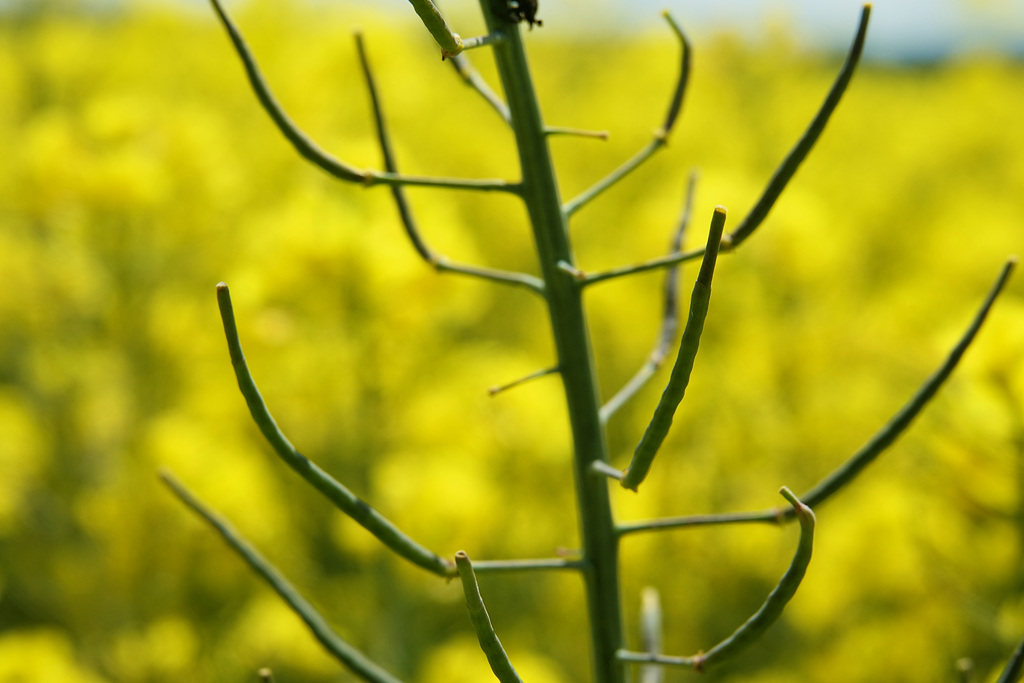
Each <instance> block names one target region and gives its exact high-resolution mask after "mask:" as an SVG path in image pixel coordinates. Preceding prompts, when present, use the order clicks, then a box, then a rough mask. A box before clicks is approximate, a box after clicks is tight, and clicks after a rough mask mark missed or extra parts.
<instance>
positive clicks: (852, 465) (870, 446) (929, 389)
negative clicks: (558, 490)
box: [618, 256, 1017, 534]
mask: <svg viewBox="0 0 1024 683" xmlns="http://www.w3.org/2000/svg"><path fill="white" fill-rule="evenodd" d="M1016 264H1017V257H1015V256H1014V257H1011V258H1009V259H1008V260H1007V261H1006V263H1005V264H1004V265H1003V268H1002V270H1001V271H1000V273H999V277H997V278H996V281H995V282H994V283H993V285H992V287H991V288H990V289H989V291H988V294H987V295H986V297H985V300H984V302H982V304H981V307H980V308H979V309H978V311H977V312H976V313H975V315H974V319H973V320H972V321H971V324H970V325H969V326H968V327H967V329H966V330H965V331H964V333H963V335H962V336H961V337H960V339H959V341H957V343H956V345H955V346H954V347H953V349H952V350H951V351H950V352H949V355H948V356H947V357H946V360H945V362H943V364H942V365H941V366H940V367H939V368H938V369H937V370H936V371H935V372H934V373H932V375H931V376H930V377H929V378H928V379H927V380H925V382H924V383H923V384H922V385H921V386H920V388H918V390H917V391H916V392H915V393H914V395H913V396H912V397H911V398H910V400H909V401H907V403H905V404H904V405H903V407H902V408H901V409H900V410H899V411H898V412H897V413H896V414H895V415H893V417H892V418H890V419H889V421H888V422H887V423H886V424H885V425H884V426H883V427H882V428H881V429H880V430H878V432H876V433H875V435H874V436H872V437H871V439H870V440H869V441H868V442H867V443H866V444H864V445H863V446H862V447H861V448H860V450H858V451H857V452H856V453H854V454H853V455H852V456H850V458H848V459H847V460H846V461H845V462H844V463H843V464H842V465H840V466H839V467H837V468H836V469H835V470H833V471H832V472H831V473H830V474H829V475H828V476H826V477H825V478H824V479H822V480H821V481H820V482H819V483H818V484H816V485H815V486H814V487H812V488H811V489H810V490H809V491H808V492H807V493H805V494H804V495H803V496H801V500H803V501H805V502H806V503H807V504H808V505H813V507H818V506H820V505H821V504H822V503H824V502H825V501H826V500H828V499H829V498H831V497H832V496H833V495H834V494H835V493H836V492H838V491H839V490H840V489H842V488H843V487H844V486H846V485H848V484H849V483H850V482H851V481H853V480H854V478H856V476H857V475H858V474H860V473H861V472H862V471H863V470H864V468H866V467H867V466H868V465H870V464H871V463H872V462H874V461H875V459H876V458H878V456H879V455H881V454H882V453H883V452H884V451H885V450H886V449H888V448H889V447H890V446H891V445H892V444H893V443H894V442H895V441H896V439H897V438H898V437H899V436H900V434H902V433H903V432H904V431H906V430H907V428H908V427H909V426H910V424H911V423H912V422H913V420H914V418H915V417H917V415H918V414H919V413H920V412H921V411H922V410H923V409H924V407H925V406H926V405H927V404H928V402H929V401H930V400H931V399H932V398H933V397H934V396H935V394H936V393H937V392H938V390H939V388H940V387H941V386H942V385H943V384H944V383H945V381H946V380H947V379H949V376H950V375H951V374H952V373H953V370H954V369H955V368H956V366H957V364H958V363H959V362H960V359H961V358H963V355H964V353H965V352H966V351H967V349H968V347H969V346H970V345H971V343H972V342H973V341H974V339H975V337H976V336H977V334H978V331H979V330H980V329H981V326H982V324H983V323H984V322H985V318H986V317H988V313H989V311H990V310H991V309H992V306H993V304H994V303H995V301H996V299H997V298H998V297H999V295H1000V293H1001V292H1002V291H1003V289H1004V287H1005V286H1006V283H1007V282H1008V281H1009V279H1010V276H1011V275H1012V274H1013V270H1014V267H1015V266H1016ZM794 514H795V513H794V512H793V510H792V509H787V510H780V509H771V510H760V511H756V512H739V513H725V514H710V515H690V516H685V517H666V518H662V519H657V520H650V521H644V522H632V523H622V524H619V526H618V530H619V533H620V534H629V533H635V532H639V531H664V530H668V529H678V528H682V527H689V526H708V525H714V524H744V523H751V522H761V523H774V524H778V523H782V522H785V521H789V520H791V519H792V518H793V516H794Z"/></svg>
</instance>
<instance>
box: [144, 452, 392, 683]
mask: <svg viewBox="0 0 1024 683" xmlns="http://www.w3.org/2000/svg"><path fill="white" fill-rule="evenodd" d="M160 478H161V479H162V480H163V482H164V483H165V484H166V485H167V487H168V488H170V489H171V491H172V492H173V493H174V495H175V496H177V497H178V499H179V500H181V502H183V503H184V504H185V505H187V506H188V507H189V508H191V509H192V510H193V511H194V512H196V513H197V514H198V515H199V516H200V517H202V518H203V519H204V520H206V521H207V522H208V523H209V524H210V526H212V527H213V528H214V529H216V530H217V532H218V533H219V534H220V535H221V537H223V538H224V540H225V541H227V543H228V545H230V546H231V548H232V549H233V550H234V551H235V552H236V553H238V554H239V555H241V556H242V559H244V560H245V561H246V563H248V565H249V566H250V567H252V569H253V570H254V571H255V572H256V573H257V574H259V575H260V576H261V577H262V578H263V580H264V581H266V582H267V583H268V584H270V587H271V588H273V589H274V591H275V592H276V593H277V594H278V595H279V596H281V599H283V600H284V601H285V602H286V603H288V606H289V607H291V609H292V611H293V612H295V613H296V614H297V615H298V616H299V618H300V619H302V621H303V622H305V624H306V626H307V627H309V630H310V631H312V633H313V636H314V637H315V638H316V639H317V640H318V641H320V644H321V645H323V646H324V648H325V649H326V650H327V651H328V652H329V653H331V655H333V656H334V658H335V659H337V660H338V661H339V662H341V663H342V664H344V665H345V666H346V667H348V669H349V670H350V671H352V673H354V674H355V675H356V676H358V677H359V678H361V679H362V680H364V681H371V682H372V683H400V679H398V678H395V677H394V676H392V675H391V674H390V673H388V672H387V671H385V670H384V669H382V668H381V667H380V666H379V665H378V664H377V663H375V662H373V661H372V660H370V659H369V658H368V657H367V656H366V655H364V654H363V653H362V652H360V651H359V650H357V649H356V648H354V647H353V646H352V645H350V644H349V643H348V642H346V641H345V640H344V639H342V638H341V636H339V635H338V634H337V633H335V632H334V630H333V629H331V627H330V625H329V624H328V623H327V620H326V619H324V618H323V616H322V615H321V614H320V613H319V612H317V611H316V608H315V607H313V605H312V604H310V602H309V601H308V600H306V599H305V598H304V597H302V595H301V594H300V593H299V592H298V591H297V590H296V589H295V587H294V586H292V584H291V583H289V581H288V579H286V578H285V577H284V575H282V574H281V572H280V571H279V570H278V569H277V568H276V567H274V565H272V564H271V563H270V562H269V561H267V560H266V558H264V557H263V556H262V555H261V554H260V553H259V551H258V550H256V549H255V548H254V547H253V546H252V544H251V543H249V541H247V540H246V539H245V538H244V537H243V536H242V535H241V534H239V533H238V532H237V531H236V530H235V529H234V527H233V526H231V524H230V523H229V522H227V521H226V520H225V519H223V518H222V517H221V516H220V515H218V514H217V513H215V512H213V511H212V510H211V509H209V508H208V507H207V506H206V505H205V504H204V503H203V502H202V501H200V500H199V499H198V498H196V497H195V495H193V494H192V492H191V491H189V490H188V489H187V488H186V487H185V485H184V484H182V483H181V482H179V481H178V480H177V479H176V478H175V477H174V475H172V474H171V473H170V472H169V471H167V470H166V469H163V470H161V471H160ZM264 672H265V673H264ZM260 676H261V677H262V678H263V680H272V676H271V673H270V670H269V669H263V670H261V671H260Z"/></svg>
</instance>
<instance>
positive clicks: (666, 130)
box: [562, 12, 693, 216]
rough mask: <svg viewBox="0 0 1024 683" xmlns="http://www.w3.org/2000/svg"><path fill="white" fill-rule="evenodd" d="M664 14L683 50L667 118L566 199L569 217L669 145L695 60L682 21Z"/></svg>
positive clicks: (565, 208) (563, 208) (565, 209)
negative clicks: (611, 168) (633, 151)
mask: <svg viewBox="0 0 1024 683" xmlns="http://www.w3.org/2000/svg"><path fill="white" fill-rule="evenodd" d="M662 16H664V17H665V21H667V22H668V25H669V27H671V29H672V32H673V33H674V34H675V35H676V38H678V39H679V46H680V49H681V51H682V55H681V58H680V65H679V78H678V79H677V81H676V88H675V91H674V92H673V93H672V99H671V100H670V101H669V105H668V112H667V113H666V114H665V120H664V121H663V122H662V124H661V128H659V129H658V130H657V131H655V133H654V137H653V138H652V139H651V141H650V142H649V143H647V145H646V146H645V147H644V148H643V149H641V150H640V151H639V152H637V153H636V154H635V155H633V156H632V157H631V158H630V159H628V160H627V161H626V162H625V163H623V164H622V165H621V166H619V167H618V168H617V169H615V170H614V171H612V172H611V173H609V174H608V175H607V176H605V177H604V179H602V180H600V181H598V182H597V183H596V184H595V185H594V186H593V187H591V188H590V189H588V190H585V191H584V192H582V193H581V194H580V195H578V196H577V197H575V198H574V199H571V200H569V201H568V202H566V203H565V204H564V205H563V206H562V211H564V212H565V215H566V216H571V215H572V214H574V213H576V212H577V211H579V210H580V209H581V208H583V206H585V205H586V204H587V203H589V202H590V201H591V200H593V199H595V198H596V197H597V196H598V195H600V194H601V193H602V192H604V191H605V190H607V189H608V188H610V187H611V186H612V185H614V184H615V183H617V182H619V181H620V180H622V179H623V178H625V177H626V176H627V175H629V174H630V173H632V172H633V171H634V170H635V169H636V168H637V167H638V166H640V164H642V163H644V162H645V161H647V160H648V159H649V158H650V157H651V156H652V155H653V154H654V153H655V152H657V151H658V150H659V149H661V148H662V147H664V146H665V145H666V144H668V136H669V134H670V133H671V132H672V128H673V126H675V123H676V120H677V119H678V118H679V112H680V111H681V110H682V107H683V98H684V96H685V95H686V86H687V84H688V83H689V80H690V64H691V62H692V54H693V49H692V48H691V47H690V42H689V41H688V40H687V39H686V35H685V34H684V33H683V30H682V29H681V28H680V27H679V24H678V23H676V20H675V19H673V18H672V15H670V14H669V13H668V12H663V13H662Z"/></svg>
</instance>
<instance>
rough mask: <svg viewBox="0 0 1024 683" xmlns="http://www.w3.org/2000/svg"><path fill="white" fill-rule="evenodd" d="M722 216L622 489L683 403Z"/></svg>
mask: <svg viewBox="0 0 1024 683" xmlns="http://www.w3.org/2000/svg"><path fill="white" fill-rule="evenodd" d="M725 216H726V210H725V207H722V206H719V207H716V208H715V213H714V217H713V218H712V220H711V230H710V232H709V233H708V243H707V247H705V253H704V261H703V263H701V266H700V272H699V273H698V274H697V281H696V282H695V283H694V284H693V294H692V295H691V296H690V314H689V316H687V319H686V326H685V327H684V328H683V337H682V340H681V341H680V343H679V355H678V356H676V362H675V365H674V366H673V367H672V376H671V377H670V378H669V381H668V385H667V386H666V387H665V391H664V392H663V393H662V395H661V400H660V401H659V402H658V406H657V407H656V408H655V409H654V416H653V417H652V418H651V422H650V424H649V425H648V426H647V430H646V431H645V432H644V435H643V437H641V439H640V442H639V443H638V444H637V446H636V450H635V451H634V452H633V458H632V459H631V460H630V463H629V467H627V468H626V471H625V476H623V478H622V481H621V484H622V486H623V487H624V488H627V489H632V490H634V491H635V490H636V489H637V487H638V486H639V485H640V483H641V482H642V481H643V480H644V478H645V477H646V476H647V473H648V472H649V471H650V469H651V463H652V462H653V461H654V456H655V455H657V453H658V449H659V448H661V444H662V443H663V442H664V441H665V437H666V436H667V435H668V430H669V427H671V426H672V418H673V416H674V415H675V412H676V408H678V407H679V403H680V401H682V400H683V396H684V395H685V393H686V387H687V385H689V383H690V373H691V372H692V371H693V362H694V360H695V359H696V357H697V349H698V348H699V347H700V336H701V333H702V332H703V331H704V319H705V318H706V317H707V314H708V306H709V305H710V303H711V279H712V277H713V276H714V273H715V262H716V260H717V258H718V248H717V247H718V245H719V243H720V242H721V239H722V231H723V230H724V228H725Z"/></svg>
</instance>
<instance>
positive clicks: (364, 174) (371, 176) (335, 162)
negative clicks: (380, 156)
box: [210, 0, 520, 194]
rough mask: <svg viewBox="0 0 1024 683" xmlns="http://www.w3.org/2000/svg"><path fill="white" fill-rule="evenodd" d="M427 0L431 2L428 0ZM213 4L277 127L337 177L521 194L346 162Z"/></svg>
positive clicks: (500, 184) (493, 183)
mask: <svg viewBox="0 0 1024 683" xmlns="http://www.w3.org/2000/svg"><path fill="white" fill-rule="evenodd" d="M427 1H428V3H429V0H427ZM210 3H211V4H212V5H213V9H214V10H215V11H216V12H217V16H218V17H220V21H221V23H222V24H223V25H224V28H225V30H226V31H227V33H228V37H229V38H230V39H231V42H232V44H233V45H234V46H235V51H236V52H237V53H238V56H239V57H240V58H241V60H242V64H243V65H244V66H245V72H246V74H247V75H248V77H249V83H250V84H251V85H252V89H253V91H254V92H255V93H256V97H257V99H259V101H260V104H261V105H262V106H263V109H264V110H265V111H266V112H267V114H268V115H269V116H270V118H271V119H272V120H273V121H274V123H275V124H276V125H277V128H278V130H280V131H281V133H282V134H283V135H284V136H285V138H287V140H288V141H289V142H290V143H291V144H292V146H293V147H294V148H295V150H296V151H297V152H298V153H299V154H300V155H302V156H303V157H304V158H305V159H306V160H307V161H309V162H311V163H313V164H314V165H316V166H319V167H320V168H321V169H323V170H324V171H326V172H327V173H329V174H331V175H332V176H334V177H335V178H338V179H340V180H346V181H349V182H357V183H362V184H363V185H366V186H372V185H419V186H426V187H444V188H449V189H460V190H496V191H501V192H510V193H513V194H518V193H519V191H520V186H519V184H518V183H510V182H508V181H505V180H491V179H482V180H472V179H471V180H466V179H457V178H431V177H425V176H403V175H398V174H393V173H381V172H380V171H372V170H363V169H360V168H356V167H355V166H352V165H351V164H347V163H345V162H344V161H341V160H340V159H338V158H337V157H335V156H333V155H332V154H330V153H329V152H327V151H325V150H323V149H322V148H321V147H320V146H319V145H317V143H316V142H314V141H313V140H312V139H311V138H310V137H309V136H308V135H306V133H304V132H303V131H302V130H300V129H299V127H298V126H296V125H295V123H294V122H293V121H292V120H291V118H290V117H289V116H288V114H287V113H285V111H284V109H283V108H282V107H281V105H280V104H279V103H278V102H277V98H275V97H274V94H273V93H272V92H271V90H270V87H269V86H268V85H267V82H266V80H265V79H264V78H263V74H262V73H261V72H260V69H259V65H258V64H257V63H256V58H255V57H254V56H253V54H252V51H251V50H250V49H249V46H248V45H247V44H246V42H245V39H244V38H243V37H242V33H241V32H240V31H239V30H238V27H237V26H235V24H234V22H233V21H232V20H231V17H230V16H229V15H228V13H227V12H226V11H225V10H224V7H223V6H222V5H221V3H220V0H210ZM414 4H417V3H414ZM421 18H422V15H421Z"/></svg>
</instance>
